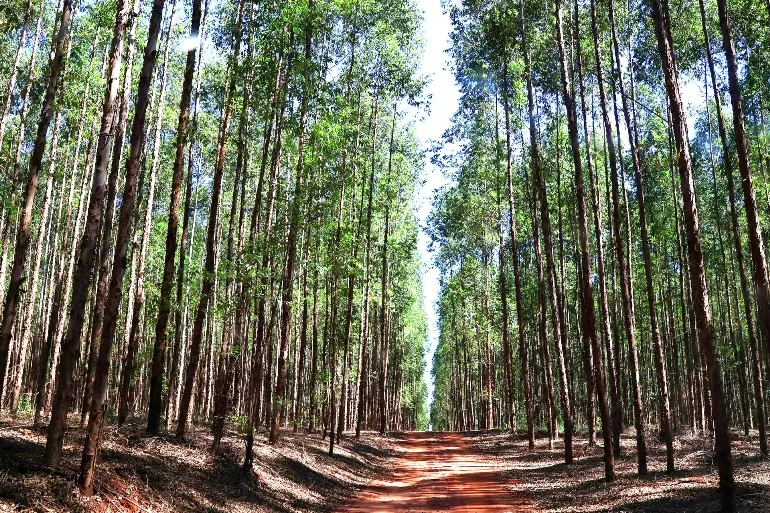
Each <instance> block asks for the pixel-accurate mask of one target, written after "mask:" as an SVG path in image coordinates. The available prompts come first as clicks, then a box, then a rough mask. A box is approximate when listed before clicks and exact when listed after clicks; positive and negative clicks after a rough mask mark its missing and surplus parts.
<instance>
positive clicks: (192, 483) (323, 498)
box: [0, 417, 770, 513]
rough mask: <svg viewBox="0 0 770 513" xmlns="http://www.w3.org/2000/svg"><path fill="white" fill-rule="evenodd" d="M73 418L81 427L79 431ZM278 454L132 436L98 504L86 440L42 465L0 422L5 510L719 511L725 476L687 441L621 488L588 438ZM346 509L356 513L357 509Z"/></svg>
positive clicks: (370, 444)
mask: <svg viewBox="0 0 770 513" xmlns="http://www.w3.org/2000/svg"><path fill="white" fill-rule="evenodd" d="M73 420H74V419H73ZM282 437H283V438H282V441H281V444H280V445H278V446H277V447H271V446H269V445H267V444H266V443H265V442H264V436H260V437H258V439H257V440H258V442H257V444H256V445H255V465H254V470H253V471H252V472H248V473H244V472H243V471H242V470H241V462H242V461H243V451H244V444H243V437H242V436H241V435H238V434H237V433H229V436H227V437H225V439H224V440H223V443H222V446H221V449H220V454H219V455H218V456H216V457H214V456H211V454H210V453H209V451H208V450H207V449H208V446H209V444H210V442H211V437H210V434H209V431H208V430H207V429H205V428H203V427H200V428H197V429H195V430H193V432H192V433H191V434H190V436H189V440H188V441H187V442H185V443H178V442H176V441H175V440H174V439H173V437H172V436H170V435H169V436H150V435H147V434H145V432H144V429H143V425H141V424H132V423H129V424H128V425H126V426H124V427H123V428H121V429H116V428H115V427H114V426H109V427H108V429H107V430H106V432H105V433H104V439H103V445H102V447H103V449H102V452H101V461H100V463H99V467H98V470H97V481H96V486H97V495H96V496H95V497H94V498H91V499H85V498H83V497H80V496H79V495H78V494H77V493H76V492H75V479H76V474H77V469H78V464H79V455H80V447H81V446H82V440H83V430H82V429H80V428H73V429H71V430H70V432H69V434H68V436H67V441H66V445H65V458H64V461H63V465H62V466H61V467H60V468H58V469H55V470H54V469H51V468H48V467H45V466H43V465H42V453H43V447H44V444H45V431H44V430H40V431H37V430H34V429H32V427H31V421H30V420H29V419H24V418H21V419H14V420H12V419H9V418H7V417H2V418H0V512H5V511H46V512H48V511H56V512H65V511H78V512H107V511H111V512H117V513H123V512H132V513H133V512H148V511H152V512H165V511H181V512H210V513H215V512H216V513H240V512H282V513H283V512H286V513H288V512H291V513H299V512H307V513H316V512H317V513H321V512H332V511H340V512H342V513H385V512H414V513H418V512H419V513H433V512H439V511H442V512H443V511H452V512H464V513H471V512H478V513H502V512H508V511H515V512H521V513H535V512H537V513H557V512H558V513H568V512H569V513H578V512H580V513H588V512H605V511H607V512H618V513H620V512H637V513H657V512H678V513H679V512H705V513H708V512H712V511H713V512H716V511H719V502H718V494H717V491H716V485H717V475H716V469H715V467H714V465H713V461H712V456H711V450H710V442H709V440H708V439H706V438H702V437H691V436H678V437H677V440H676V444H675V449H676V464H677V471H676V472H675V473H674V474H673V475H666V474H665V473H664V470H665V450H664V447H663V446H662V445H660V444H658V443H654V440H652V439H651V438H648V449H649V453H650V454H649V459H648V465H649V470H650V472H649V475H648V476H646V477H644V478H639V477H638V476H637V475H636V453H635V447H634V445H635V442H634V438H633V436H632V433H630V432H629V433H627V434H626V436H624V438H623V450H624V454H623V455H622V456H621V457H620V458H618V459H617V460H616V473H617V480H616V481H615V483H613V484H611V485H607V484H605V483H604V479H603V465H602V450H601V448H600V447H588V443H587V440H586V438H585V437H584V436H577V437H575V456H576V459H575V463H574V464H573V465H569V466H567V465H564V463H563V461H562V448H563V444H562V440H559V441H557V443H556V445H555V447H554V449H552V450H551V449H549V447H548V440H547V439H545V438H544V437H542V438H538V440H537V444H536V448H535V450H534V451H531V452H530V451H528V450H527V441H526V439H525V438H524V437H522V436H511V435H510V434H509V433H505V432H500V431H487V432H472V433H404V434H398V433H393V434H390V435H389V436H387V437H380V436H377V435H375V434H372V433H365V434H363V435H362V438H361V440H359V441H356V440H353V439H352V438H351V437H349V436H347V437H345V438H344V439H343V441H342V443H341V445H339V446H337V449H336V454H335V456H328V454H327V449H328V440H321V438H320V436H318V435H317V434H316V435H312V436H310V435H307V434H298V435H294V434H292V433H291V432H290V431H284V432H283V434H282ZM757 446H758V443H757V440H756V438H754V437H750V438H743V437H738V436H736V437H735V439H734V443H733V458H734V462H735V470H736V483H737V497H738V504H739V509H738V511H739V512H741V513H755V512H756V513H759V512H767V511H770V507H769V506H768V505H770V462H768V461H763V460H761V459H760V458H759V451H758V450H757ZM345 505H347V506H345Z"/></svg>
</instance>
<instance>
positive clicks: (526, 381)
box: [503, 0, 535, 451]
mask: <svg viewBox="0 0 770 513" xmlns="http://www.w3.org/2000/svg"><path fill="white" fill-rule="evenodd" d="M519 17H520V23H521V31H522V33H523V32H524V3H523V0H520V2H519ZM522 41H523V39H522ZM507 67H508V64H507V63H506V69H505V70H504V71H503V110H504V111H505V153H506V155H505V171H506V180H507V185H508V191H507V192H508V216H509V217H510V222H509V224H508V237H509V239H510V245H511V260H512V262H513V287H514V292H515V298H516V323H517V325H518V326H517V331H518V337H519V360H520V361H521V383H522V388H523V389H524V408H525V411H526V414H527V439H528V441H529V450H530V451H532V450H534V449H535V413H534V409H533V403H532V389H531V387H530V377H529V355H528V351H527V338H526V333H525V330H524V300H523V296H522V284H521V271H520V269H519V241H518V234H517V231H516V215H517V214H516V202H515V200H514V189H513V171H512V169H511V167H512V158H511V154H512V152H513V147H512V145H511V108H510V102H509V97H508V69H507ZM522 137H523V135H522Z"/></svg>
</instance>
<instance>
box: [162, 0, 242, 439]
mask: <svg viewBox="0 0 770 513" xmlns="http://www.w3.org/2000/svg"><path fill="white" fill-rule="evenodd" d="M244 6H245V2H244V0H240V1H239V3H238V15H237V21H236V27H241V26H242V22H243V9H244ZM240 45H241V29H240V28H239V29H238V30H237V34H236V37H235V48H234V50H233V56H232V63H233V65H232V70H231V73H232V76H231V79H230V84H229V86H228V89H229V90H228V92H227V96H226V100H225V101H226V103H225V106H224V109H223V111H224V115H223V117H222V124H221V125H220V133H219V141H218V143H217V156H216V162H215V164H214V179H213V184H212V190H211V207H210V209H209V212H210V214H209V223H208V229H207V233H206V262H205V265H204V274H203V280H202V284H201V294H200V299H199V300H198V307H197V309H196V312H195V323H194V325H193V332H192V336H191V337H190V356H189V358H190V359H189V360H188V363H187V369H186V370H185V380H184V388H183V390H182V398H181V401H180V405H179V419H178V421H177V426H176V436H177V438H179V439H180V440H182V439H184V435H185V431H186V429H187V417H188V415H189V411H190V400H191V399H192V389H193V385H194V384H195V377H196V372H197V369H198V360H199V358H200V346H201V340H202V338H203V322H204V320H205V318H206V313H207V310H208V304H209V301H210V300H211V295H212V289H213V286H214V279H215V276H214V264H215V251H214V240H215V238H216V232H217V217H218V212H219V196H220V194H221V189H222V175H223V174H224V166H225V154H226V149H227V134H228V129H229V127H230V117H231V116H232V111H233V96H234V92H235V80H236V77H237V75H238V57H239V52H240Z"/></svg>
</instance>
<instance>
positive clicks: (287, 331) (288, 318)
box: [270, 0, 313, 445]
mask: <svg viewBox="0 0 770 513" xmlns="http://www.w3.org/2000/svg"><path fill="white" fill-rule="evenodd" d="M307 8H308V14H307V20H306V22H305V62H304V63H303V64H304V66H303V84H302V100H301V105H300V114H299V142H298V144H297V169H296V171H295V174H296V177H295V182H294V197H293V198H292V206H291V221H290V224H289V238H288V241H287V242H286V251H287V255H286V265H285V267H284V272H283V278H282V279H283V286H282V291H283V292H282V297H281V317H282V318H281V334H280V339H279V342H278V343H279V346H278V370H277V376H276V377H277V381H276V389H275V394H276V401H275V404H276V405H277V407H275V406H274V408H273V413H272V423H271V426H270V443H271V444H273V445H275V444H276V443H278V439H279V437H280V427H281V408H280V405H282V404H283V402H284V401H285V400H286V366H287V360H288V356H289V354H288V353H289V344H290V341H291V323H292V307H293V301H294V271H295V259H296V256H297V232H298V231H299V222H300V214H301V207H302V201H303V194H304V191H303V187H304V183H303V180H304V174H305V154H304V153H305V132H306V128H307V114H308V100H309V97H310V94H311V90H312V89H311V84H310V65H311V61H312V45H313V32H312V29H313V19H312V17H313V0H308V5H307Z"/></svg>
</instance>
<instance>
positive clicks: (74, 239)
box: [0, 0, 427, 495]
mask: <svg viewBox="0 0 770 513" xmlns="http://www.w3.org/2000/svg"><path fill="white" fill-rule="evenodd" d="M0 25H1V27H0V28H1V29H2V30H1V32H2V36H0V70H1V71H2V72H1V73H0V86H1V87H2V88H3V89H2V95H3V96H2V99H0V101H1V102H2V103H1V104H0V105H2V109H3V111H2V119H1V120H0V168H1V169H2V174H1V175H0V187H1V192H0V193H1V194H2V209H1V211H0V213H1V214H2V218H1V219H0V237H2V239H3V246H2V248H3V249H2V262H1V263H0V297H2V298H3V313H2V324H1V325H0V384H1V385H0V386H2V389H1V391H2V407H3V408H4V409H6V410H8V411H10V412H11V413H12V414H17V413H25V412H26V413H27V414H31V415H34V422H35V424H36V425H41V424H44V423H45V421H46V419H50V420H49V423H48V429H47V440H46V447H45V454H44V460H45V461H44V463H45V464H47V465H51V466H56V465H59V464H60V462H61V459H62V452H63V444H64V440H65V434H66V432H67V429H68V426H70V427H71V424H73V423H77V422H78V421H79V422H80V423H81V424H82V425H83V426H84V427H85V428H86V431H85V442H84V445H83V447H82V463H81V465H80V472H79V478H78V486H79V488H80V489H81V491H82V492H83V493H85V494H86V495H90V494H91V493H93V490H94V483H93V481H94V471H95V467H96V464H97V459H98V452H99V444H100V436H101V433H102V430H103V429H104V424H105V422H109V423H116V424H117V425H123V424H124V423H126V422H127V421H130V420H131V419H136V421H138V422H141V423H146V429H147V431H148V432H150V433H153V434H157V433H162V432H163V431H165V430H170V431H172V432H173V433H175V435H176V437H177V438H178V439H180V440H183V439H184V438H185V435H186V434H187V433H189V431H190V429H191V424H193V423H198V424H202V425H205V426H207V428H208V429H210V430H211V433H212V434H213V445H212V447H211V450H212V451H213V452H214V453H216V451H217V449H218V447H219V443H220V441H221V439H222V437H223V435H224V434H225V433H226V429H230V428H232V429H233V430H237V434H238V436H240V437H242V439H243V440H244V441H245V443H246V458H245V461H244V462H243V466H244V469H245V470H250V469H251V464H252V458H253V445H254V439H255V435H257V434H259V433H263V432H264V433H265V434H266V435H267V436H268V437H269V440H270V442H271V443H273V444H275V443H277V442H278V441H279V438H280V433H281V431H280V430H281V428H285V427H293V429H294V430H295V431H296V430H298V429H307V430H309V432H314V431H319V430H320V431H321V432H322V434H323V436H324V437H325V436H328V437H329V452H330V453H333V451H334V446H335V442H337V441H338V440H339V437H340V436H342V434H343V432H344V431H350V430H355V433H356V436H358V434H359V433H360V431H361V430H362V429H376V430H379V431H381V432H385V431H386V430H391V429H399V430H412V429H423V428H425V427H426V426H427V409H426V405H427V390H426V385H425V383H424V380H423V372H424V366H425V364H424V350H425V349H424V348H425V344H426V342H427V321H426V317H425V313H424V307H423V296H422V289H421V284H420V273H421V264H420V262H419V258H418V256H417V249H416V247H417V242H416V241H417V234H418V224H417V219H416V217H415V196H416V192H417V188H418V186H419V174H420V172H421V169H422V165H423V158H422V154H421V152H420V150H419V145H418V143H417V140H416V138H415V135H414V132H413V126H412V122H410V121H409V119H410V117H409V115H408V112H409V111H410V110H412V109H414V108H415V106H419V104H420V103H421V102H422V101H423V100H422V99H421V91H422V87H423V79H422V78H421V77H419V76H418V73H417V68H418V64H419V62H418V59H419V56H420V42H419V41H420V39H419V28H420V18H419V16H418V15H417V14H416V9H415V6H414V5H413V4H412V3H411V2H404V1H390V0H389V1H384V2H369V1H353V0H351V1H340V2H328V1H324V0H315V1H314V0H299V1H288V2H285V1H280V2H276V1H272V0H265V1H256V0H234V1H230V0H56V1H54V2H51V1H49V0H12V1H11V2H10V3H5V4H3V6H2V9H1V10H0Z"/></svg>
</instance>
